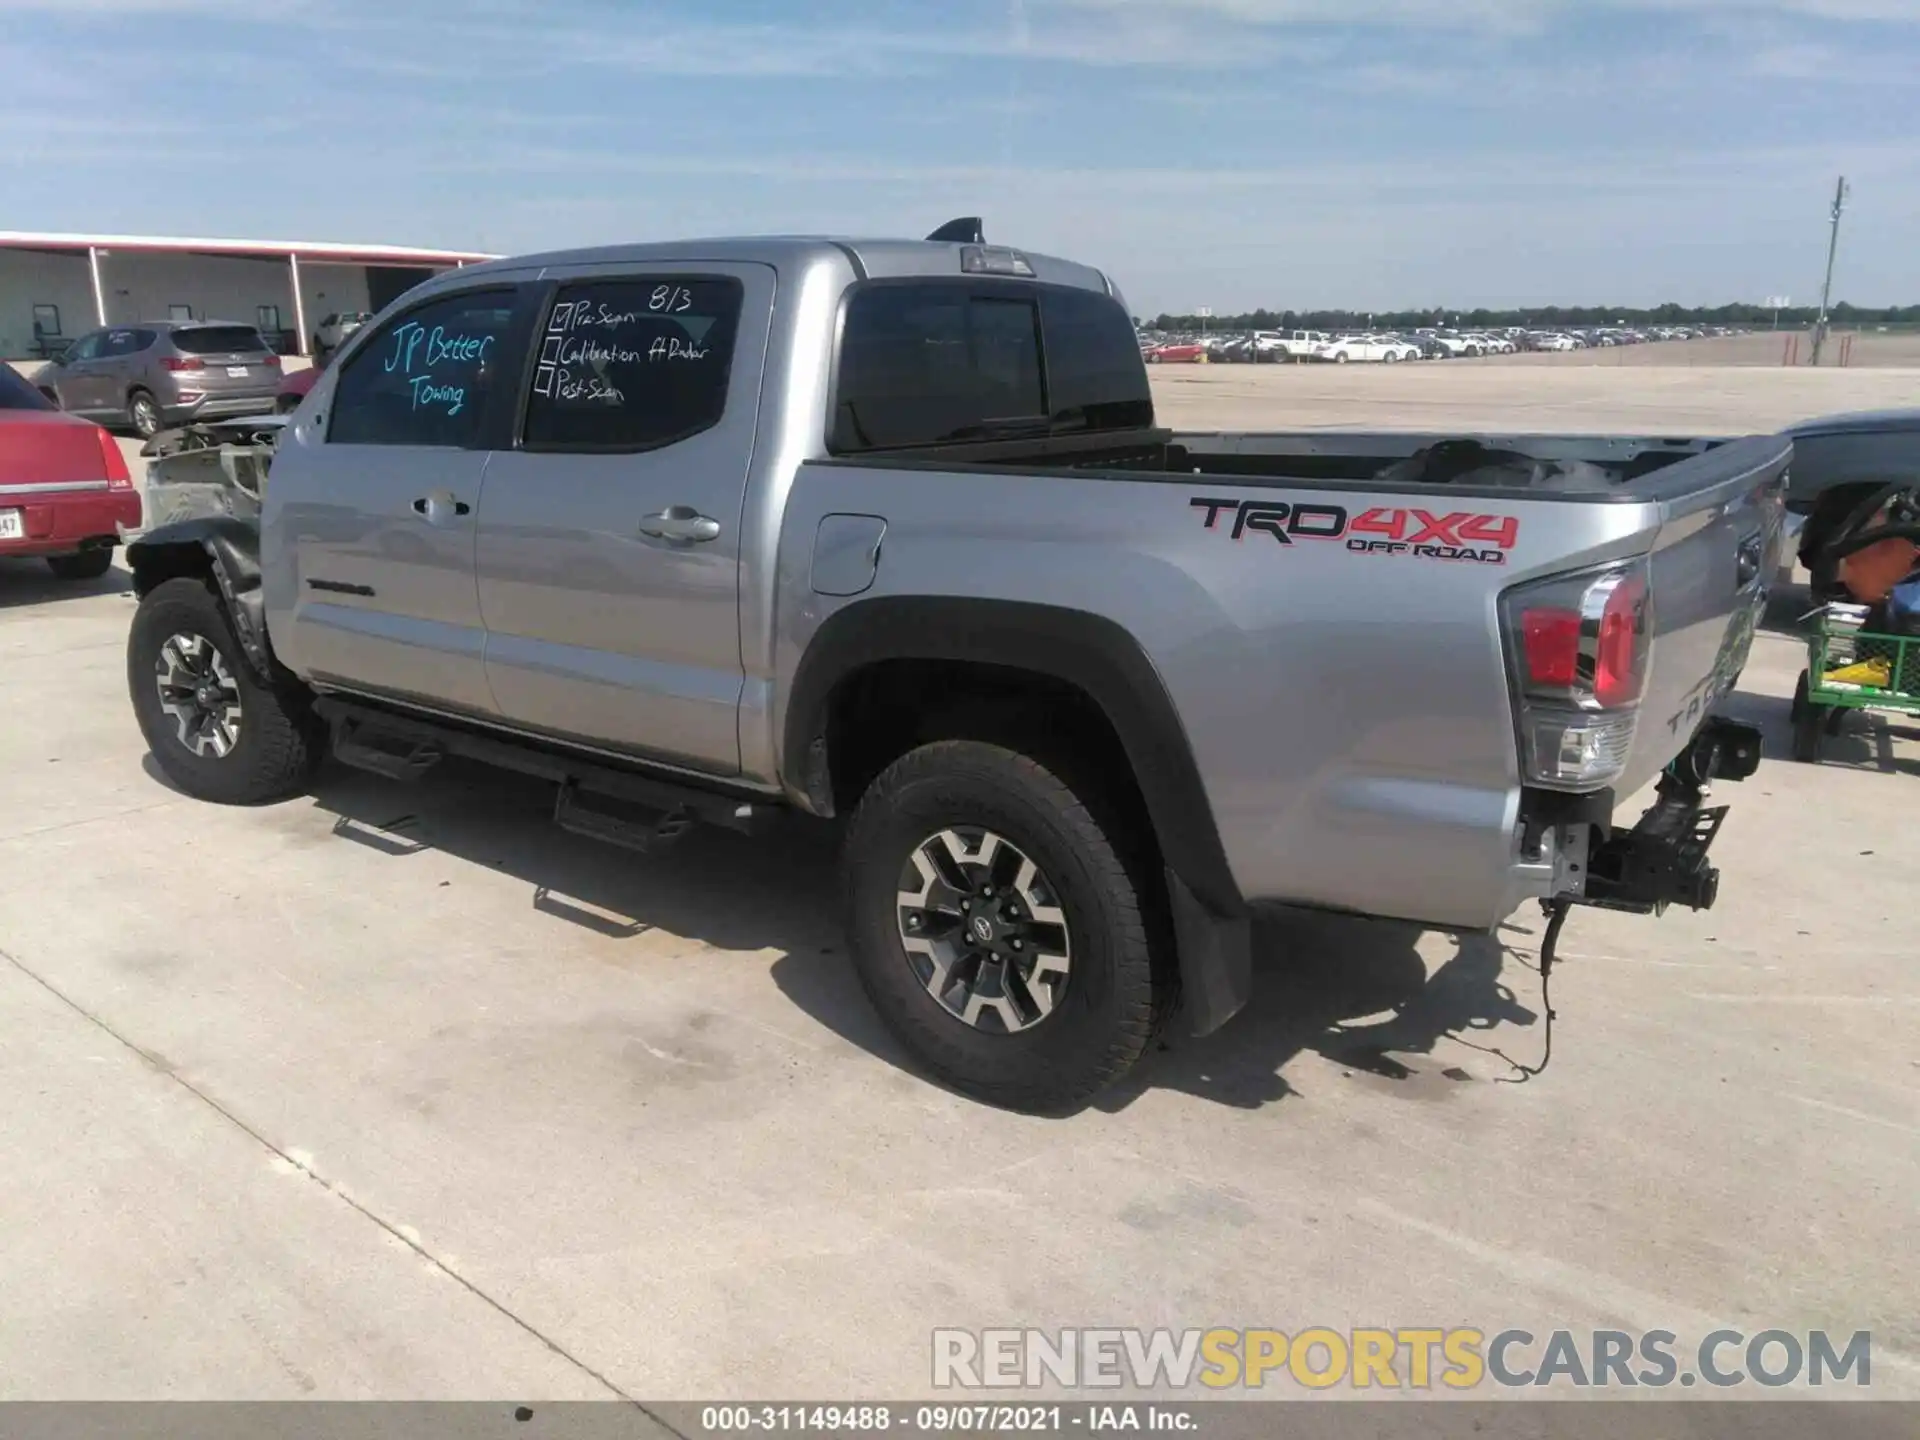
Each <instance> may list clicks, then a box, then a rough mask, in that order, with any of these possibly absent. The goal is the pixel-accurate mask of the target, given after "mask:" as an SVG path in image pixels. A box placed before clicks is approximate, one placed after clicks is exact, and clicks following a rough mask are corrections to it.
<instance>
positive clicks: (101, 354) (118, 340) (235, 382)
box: [38, 320, 281, 439]
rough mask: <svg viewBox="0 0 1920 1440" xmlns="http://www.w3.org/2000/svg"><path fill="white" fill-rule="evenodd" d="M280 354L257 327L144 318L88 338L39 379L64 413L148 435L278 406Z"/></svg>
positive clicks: (52, 365)
mask: <svg viewBox="0 0 1920 1440" xmlns="http://www.w3.org/2000/svg"><path fill="white" fill-rule="evenodd" d="M280 380H281V373H280V357H279V356H278V355H276V354H274V353H273V351H272V350H271V349H270V348H268V345H267V342H266V341H265V340H264V339H262V338H261V336H260V332H259V331H258V330H257V329H255V328H254V327H253V326H251V325H236V324H229V323H226V322H223V321H217V320H190V321H167V320H159V321H141V322H140V323H139V324H137V325H114V326H109V327H108V328H106V329H104V330H94V331H90V332H89V333H87V334H85V335H82V336H81V337H80V338H79V339H78V340H75V341H74V342H73V344H72V345H71V346H70V347H69V348H68V349H67V350H66V351H65V352H64V353H63V354H61V355H60V356H58V357H57V358H55V359H53V360H51V361H49V362H48V363H47V365H46V366H45V367H43V368H42V370H41V372H40V375H39V379H38V383H39V385H40V387H41V388H42V390H44V391H45V392H46V393H47V394H49V395H51V396H52V397H53V399H54V401H55V403H56V404H58V405H59V407H60V408H61V409H62V410H65V411H67V412H68V413H70V414H74V415H84V416H86V417H87V418H88V419H90V420H98V421H100V422H102V423H113V422H119V423H122V424H128V425H131V426H132V427H133V429H134V432H135V433H136V434H138V435H140V436H141V437H142V438H143V439H145V438H150V437H151V436H153V435H154V434H155V433H156V432H158V431H159V430H161V429H162V428H164V427H165V426H168V425H184V424H187V423H188V422H190V421H193V420H204V419H212V418H214V417H215V416H220V415H244V414H247V413H248V412H249V411H254V410H270V409H272V408H273V399H274V394H275V392H276V391H278V390H279V388H280Z"/></svg>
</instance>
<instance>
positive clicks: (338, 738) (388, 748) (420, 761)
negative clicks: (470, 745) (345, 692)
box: [333, 716, 445, 781]
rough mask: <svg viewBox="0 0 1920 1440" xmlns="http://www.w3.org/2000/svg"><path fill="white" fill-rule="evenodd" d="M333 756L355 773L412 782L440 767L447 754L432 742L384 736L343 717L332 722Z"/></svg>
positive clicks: (361, 723)
mask: <svg viewBox="0 0 1920 1440" xmlns="http://www.w3.org/2000/svg"><path fill="white" fill-rule="evenodd" d="M382 742H386V743H382ZM333 754H334V758H335V759H337V760H338V761H339V762H340V763H341V764H342V765H351V766H352V767H353V768H354V769H356V770H365V771H367V772H368V773H370V774H373V775H380V776H384V777H385V778H386V779H388V780H400V781H413V780H418V779H419V778H420V777H421V776H422V775H424V774H426V773H427V771H429V770H431V769H432V768H433V767H434V766H435V765H438V764H439V763H440V761H441V759H442V757H443V755H444V754H445V752H444V751H442V750H441V749H440V747H439V746H437V745H435V744H434V743H433V742H432V741H429V740H419V739H407V738H404V737H399V736H389V735H385V734H382V733H381V732H380V731H379V730H378V729H374V728H369V727H368V726H367V725H366V724H365V722H363V721H361V720H359V719H357V718H355V717H353V716H341V717H339V718H338V719H336V720H335V721H334V722H333Z"/></svg>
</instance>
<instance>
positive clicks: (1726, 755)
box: [1576, 719, 1760, 915]
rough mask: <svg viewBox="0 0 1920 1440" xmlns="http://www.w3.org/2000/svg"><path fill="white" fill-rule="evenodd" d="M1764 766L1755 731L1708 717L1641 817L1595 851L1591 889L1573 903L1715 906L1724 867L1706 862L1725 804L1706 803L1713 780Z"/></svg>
mask: <svg viewBox="0 0 1920 1440" xmlns="http://www.w3.org/2000/svg"><path fill="white" fill-rule="evenodd" d="M1759 765H1760V732H1759V731H1758V730H1757V729H1755V728H1754V727H1753V726H1751V725H1739V724H1736V723H1734V722H1733V721H1731V720H1721V719H1709V720H1708V721H1707V722H1706V723H1705V724H1704V725H1702V726H1701V727H1700V730H1699V732H1698V733H1697V734H1695V736H1694V737H1693V739H1692V740H1691V741H1690V742H1688V745H1687V748H1686V749H1685V750H1683V751H1681V752H1680V754H1679V755H1678V756H1676V757H1675V758H1674V761H1673V763H1672V764H1671V765H1669V766H1668V767H1667V773H1666V774H1665V775H1663V776H1662V777H1661V779H1660V785H1659V789H1658V791H1657V798H1656V799H1655V801H1654V803H1653V806H1652V808H1651V809H1649V810H1648V811H1647V813H1646V814H1644V815H1642V816H1641V817H1640V822H1639V823H1638V824H1637V825H1635V826H1634V827H1633V829H1631V830H1628V831H1626V832H1624V833H1616V834H1614V835H1613V836H1612V837H1611V838H1609V839H1608V840H1607V841H1606V842H1605V843H1604V844H1601V845H1599V846H1597V847H1596V848H1595V849H1594V851H1593V853H1592V855H1591V856H1590V857H1589V858H1588V862H1587V883H1586V890H1585V893H1584V894H1582V895H1581V896H1579V897H1578V899H1577V901H1576V903H1578V904H1581V905H1593V906H1597V907H1599V908H1601V909H1605V910H1626V911H1630V912H1632V913H1634V914H1638V915H1658V914H1660V913H1661V912H1662V911H1664V910H1665V909H1666V908H1667V906H1669V905H1675V904H1678V905H1685V906H1686V907H1687V908H1688V909H1690V910H1707V909H1711V908H1712V906H1713V902H1714V901H1715V900H1716V899H1717V898H1718V897H1719V893H1720V872H1719V871H1718V870H1716V869H1715V868H1714V867H1713V866H1712V865H1709V864H1708V863H1707V851H1708V850H1709V849H1710V848H1711V847H1712V845H1713V841H1714V837H1715V836H1717V835H1718V834H1719V833H1720V826H1721V824H1722V822H1723V821H1725V819H1726V818H1727V807H1726V806H1725V805H1716V806H1707V805H1705V804H1703V803H1702V802H1703V801H1704V799H1705V798H1706V791H1707V787H1708V786H1709V785H1710V784H1711V783H1712V782H1713V781H1714V780H1715V779H1724V780H1744V779H1746V778H1747V777H1748V776H1749V775H1751V774H1753V773H1754V771H1755V770H1756V769H1758V768H1759Z"/></svg>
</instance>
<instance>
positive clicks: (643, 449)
mask: <svg viewBox="0 0 1920 1440" xmlns="http://www.w3.org/2000/svg"><path fill="white" fill-rule="evenodd" d="M552 279H553V280H554V281H555V283H554V285H553V286H552V287H551V288H550V289H549V290H548V292H547V293H546V295H545V296H544V298H543V300H542V303H541V306H540V308H539V311H538V318H537V324H536V327H535V330H534V336H533V348H534V350H535V352H536V353H535V354H534V356H533V357H532V365H531V367H530V369H531V373H530V377H529V380H528V383H527V388H526V393H525V394H524V395H523V396H522V413H521V416H520V419H519V423H518V426H517V429H516V432H515V434H514V436H513V439H512V444H511V447H510V448H508V449H506V450H503V451H502V452H500V453H498V454H496V455H495V456H494V457H493V460H492V462H491V464H490V466H489V469H488V472H487V486H486V493H485V495H484V496H483V498H482V501H481V508H480V528H479V539H478V552H477V553H478V573H479V585H480V608H481V614H482V617H483V619H484V621H485V624H486V629H487V678H488V681H489V683H490V684H491V686H492V689H493V694H494V696H495V698H496V699H497V700H498V702H499V706H500V712H501V714H502V715H503V716H504V717H505V718H506V719H508V720H510V721H513V722H515V723H517V724H520V725H523V726H526V727H528V728H531V729H535V730H539V731H544V732H549V733H552V734H556V735H561V736H566V737H570V738H573V739H576V740H584V741H588V742H591V743H595V744H598V745H602V746H606V747H608V748H613V749H618V750H621V751H625V752H632V753H636V754H640V755H644V756H648V757H651V758H654V759H656V760H660V761H663V762H666V763H670V764H674V765H677V766H681V767H684V768H687V769H693V770H700V771H705V772H709V773H713V774H719V775H730V774H736V773H738V771H739V769H740V742H739V706H740V690H741V685H742V683H743V671H742V667H741V662H740V615H739V587H740V574H739V570H740V555H741V541H742V537H741V534H740V526H741V516H742V511H743V508H744V502H745V495H746V484H747V467H748V464H749V462H750V460H751V458H752V454H753V440H754V426H755V423H756V420H757V417H758V410H759V395H760V382H761V376H762V373H763V371H764V369H765V365H766V356H767V330H768V323H769V320H770V317H771V314H772V309H773V296H774V272H773V270H772V268H771V267H769V266H764V265H742V264H718V263H716V264H701V265H692V264H689V265H680V266H673V267H668V268H661V269H657V270H645V271H636V270H634V269H633V268H632V267H630V266H629V267H624V268H613V267H607V266H591V267H579V268H577V269H572V270H562V271H558V272H554V273H553V275H552Z"/></svg>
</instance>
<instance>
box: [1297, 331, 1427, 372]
mask: <svg viewBox="0 0 1920 1440" xmlns="http://www.w3.org/2000/svg"><path fill="white" fill-rule="evenodd" d="M1314 358H1315V359H1316V360H1323V361H1325V362H1326V363H1328V364H1330V365H1345V364H1347V363H1348V362H1350V361H1356V360H1357V361H1362V362H1365V363H1373V362H1383V363H1385V364H1388V365H1396V364H1398V363H1399V362H1400V361H1402V360H1418V359H1419V358H1420V348H1419V346H1417V345H1410V344H1408V343H1407V342H1406V341H1405V340H1397V339H1394V338H1393V337H1391V336H1384V335H1342V336H1341V337H1340V338H1339V339H1337V340H1333V341H1330V342H1329V343H1327V344H1325V345H1322V346H1321V347H1320V348H1319V349H1318V350H1316V351H1315V352H1314Z"/></svg>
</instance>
